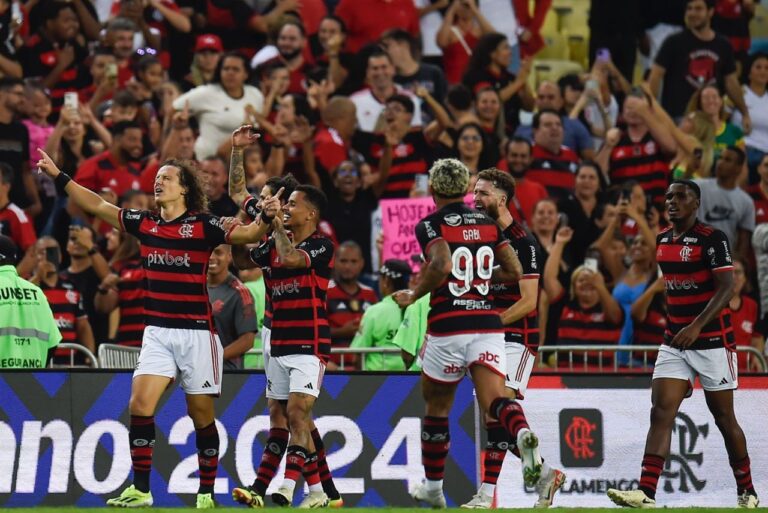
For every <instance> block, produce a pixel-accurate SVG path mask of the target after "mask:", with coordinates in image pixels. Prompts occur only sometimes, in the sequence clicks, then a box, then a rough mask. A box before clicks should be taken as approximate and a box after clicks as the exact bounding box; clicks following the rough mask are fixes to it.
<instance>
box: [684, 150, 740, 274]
mask: <svg viewBox="0 0 768 513" xmlns="http://www.w3.org/2000/svg"><path fill="white" fill-rule="evenodd" d="M745 161H746V155H745V154H744V150H742V149H741V148H737V147H736V146H729V147H728V148H726V149H725V151H723V153H722V155H721V156H720V160H719V161H718V162H717V165H716V166H715V178H702V179H699V180H696V183H697V184H698V186H699V188H700V189H701V204H700V205H699V215H700V217H701V218H702V219H703V220H704V222H705V223H708V224H711V225H712V226H714V227H715V228H717V229H718V230H722V231H723V232H725V234H726V235H727V236H728V241H729V242H730V244H731V248H732V249H733V253H734V257H735V258H739V259H746V258H747V256H748V255H749V254H750V251H751V249H750V240H751V239H752V232H754V231H755V205H754V203H752V198H750V197H749V194H747V193H746V192H744V191H743V190H742V189H741V188H740V187H739V186H738V180H739V174H740V173H741V169H742V166H743V165H744V162H745Z"/></svg>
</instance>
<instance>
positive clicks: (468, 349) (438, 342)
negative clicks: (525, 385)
mask: <svg viewBox="0 0 768 513" xmlns="http://www.w3.org/2000/svg"><path fill="white" fill-rule="evenodd" d="M422 351H423V352H422V360H423V362H422V366H421V371H422V372H423V373H424V375H425V376H426V377H428V378H429V379H431V380H433V381H437V382H438V383H458V382H459V381H461V379H462V378H463V377H464V375H465V374H466V373H467V371H468V369H469V368H470V367H471V366H473V365H475V364H478V365H485V366H486V367H488V368H489V369H491V370H492V371H493V372H495V373H496V374H498V375H499V376H502V377H504V375H505V370H506V368H507V365H506V358H505V357H504V333H477V334H469V335H449V336H445V337H436V336H433V335H427V339H426V340H425V341H424V347H423V348H422Z"/></svg>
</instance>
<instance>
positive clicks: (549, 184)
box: [525, 144, 579, 199]
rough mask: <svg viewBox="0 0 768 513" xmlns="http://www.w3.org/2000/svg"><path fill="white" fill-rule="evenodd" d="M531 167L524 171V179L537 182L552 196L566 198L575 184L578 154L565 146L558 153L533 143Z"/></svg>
mask: <svg viewBox="0 0 768 513" xmlns="http://www.w3.org/2000/svg"><path fill="white" fill-rule="evenodd" d="M531 158H532V161H531V167H529V168H528V171H526V172H525V178H526V180H531V181H534V182H538V183H540V184H541V185H543V186H544V188H545V189H547V193H548V194H549V195H550V196H552V197H553V198H556V199H557V198H567V197H568V195H569V194H571V193H572V192H573V188H574V187H575V186H576V171H578V170H579V156H578V155H576V153H574V151H573V150H571V149H570V148H568V147H567V146H562V147H561V148H560V152H559V153H550V152H549V151H548V150H546V149H544V148H543V147H541V146H539V145H538V144H534V145H533V149H532V150H531Z"/></svg>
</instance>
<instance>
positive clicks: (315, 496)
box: [299, 492, 330, 509]
mask: <svg viewBox="0 0 768 513" xmlns="http://www.w3.org/2000/svg"><path fill="white" fill-rule="evenodd" d="M329 502H330V499H328V496H327V495H326V494H325V492H309V493H308V494H307V495H306V496H305V497H304V500H303V501H301V504H299V508H301V509H315V508H325V507H327V506H328V503H329Z"/></svg>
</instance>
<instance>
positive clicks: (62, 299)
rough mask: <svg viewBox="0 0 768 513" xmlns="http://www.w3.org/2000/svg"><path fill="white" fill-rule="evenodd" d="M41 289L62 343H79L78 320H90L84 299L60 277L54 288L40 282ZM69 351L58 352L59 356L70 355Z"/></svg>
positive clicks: (71, 284) (70, 283) (71, 285)
mask: <svg viewBox="0 0 768 513" xmlns="http://www.w3.org/2000/svg"><path fill="white" fill-rule="evenodd" d="M40 288H41V289H42V290H43V294H45V298H46V299H47V300H48V304H49V305H51V311H52V312H53V318H54V320H55V321H56V325H57V326H58V327H59V331H60V332H61V341H62V342H66V343H70V344H73V343H77V342H78V340H77V320H78V319H86V320H87V319H88V315H87V314H86V313H85V309H84V308H83V297H82V296H81V295H80V292H78V290H77V289H76V288H75V285H74V283H72V282H71V281H68V280H65V279H64V278H62V277H59V278H58V280H57V281H56V284H55V285H54V286H52V287H51V286H49V285H48V284H47V283H45V281H42V280H41V281H40ZM68 354H69V350H68V349H63V350H61V354H59V352H58V351H57V355H68Z"/></svg>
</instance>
